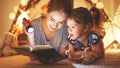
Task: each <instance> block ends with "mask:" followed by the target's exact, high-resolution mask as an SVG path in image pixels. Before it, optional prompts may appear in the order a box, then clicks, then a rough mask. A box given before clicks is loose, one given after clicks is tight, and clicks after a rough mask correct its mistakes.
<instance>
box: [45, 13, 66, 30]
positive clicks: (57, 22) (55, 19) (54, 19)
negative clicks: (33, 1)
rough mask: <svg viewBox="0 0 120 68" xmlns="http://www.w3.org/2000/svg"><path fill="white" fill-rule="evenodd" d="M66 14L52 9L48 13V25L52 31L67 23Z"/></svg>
mask: <svg viewBox="0 0 120 68" xmlns="http://www.w3.org/2000/svg"><path fill="white" fill-rule="evenodd" d="M65 20H66V15H65V13H63V12H60V11H52V12H50V13H48V17H47V26H48V29H49V30H50V31H57V30H59V29H60V28H61V27H62V26H63V25H64V23H65Z"/></svg>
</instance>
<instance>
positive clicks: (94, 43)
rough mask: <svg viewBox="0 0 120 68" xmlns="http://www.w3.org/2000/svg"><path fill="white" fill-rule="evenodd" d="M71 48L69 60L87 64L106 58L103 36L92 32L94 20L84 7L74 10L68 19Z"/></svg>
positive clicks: (67, 52)
mask: <svg viewBox="0 0 120 68" xmlns="http://www.w3.org/2000/svg"><path fill="white" fill-rule="evenodd" d="M67 26H68V33H69V36H68V41H69V47H68V50H67V51H66V54H67V55H68V58H69V59H70V60H73V61H76V62H82V63H85V64H88V63H91V62H93V61H94V60H96V59H101V58H103V57H104V49H103V42H102V40H101V36H100V35H99V34H98V33H96V32H95V31H93V30H92V28H93V19H92V16H91V14H90V12H89V11H88V10H87V9H86V8H83V7H79V8H76V9H73V11H72V12H71V14H70V15H69V16H68V19H67Z"/></svg>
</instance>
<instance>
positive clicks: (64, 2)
mask: <svg viewBox="0 0 120 68" xmlns="http://www.w3.org/2000/svg"><path fill="white" fill-rule="evenodd" d="M47 8H48V9H47V12H48V13H49V12H51V11H63V12H64V13H65V14H69V13H70V12H71V10H72V8H73V0H50V2H49V3H48V7H47Z"/></svg>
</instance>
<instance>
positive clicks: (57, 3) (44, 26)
mask: <svg viewBox="0 0 120 68" xmlns="http://www.w3.org/2000/svg"><path fill="white" fill-rule="evenodd" d="M72 7H73V6H72V0H50V2H49V3H48V7H47V15H46V17H45V19H42V17H40V18H37V19H35V20H33V21H32V23H31V26H32V27H33V28H34V42H35V45H51V46H52V47H53V48H55V49H56V50H57V51H58V52H59V53H60V54H61V55H63V56H65V54H64V53H65V50H66V47H67V44H68V43H67V40H66V39H67V36H68V33H67V27H66V23H65V22H66V18H67V16H68V14H69V13H70V12H71V9H72Z"/></svg>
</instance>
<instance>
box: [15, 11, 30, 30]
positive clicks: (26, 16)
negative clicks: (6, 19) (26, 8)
mask: <svg viewBox="0 0 120 68" xmlns="http://www.w3.org/2000/svg"><path fill="white" fill-rule="evenodd" d="M23 18H26V19H30V18H29V16H28V14H27V13H26V12H22V13H21V15H20V16H19V17H18V19H17V22H16V25H18V28H19V29H20V31H22V30H23V24H22V22H23Z"/></svg>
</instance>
